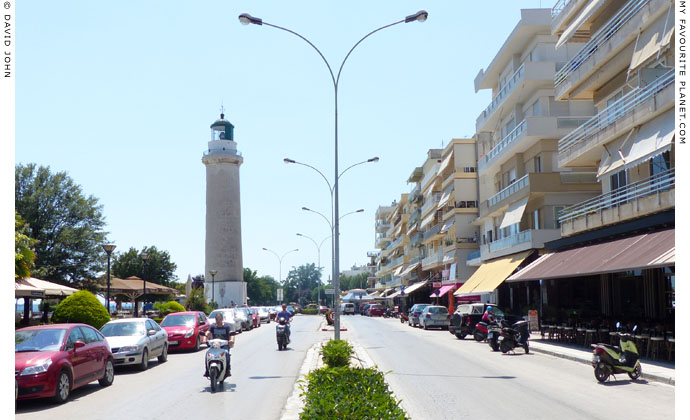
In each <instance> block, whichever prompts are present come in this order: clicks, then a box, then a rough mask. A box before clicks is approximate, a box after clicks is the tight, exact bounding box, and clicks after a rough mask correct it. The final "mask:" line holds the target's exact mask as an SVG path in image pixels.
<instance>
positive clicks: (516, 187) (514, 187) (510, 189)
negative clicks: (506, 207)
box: [488, 174, 529, 207]
mask: <svg viewBox="0 0 690 420" xmlns="http://www.w3.org/2000/svg"><path fill="white" fill-rule="evenodd" d="M527 186H529V174H525V176H523V177H522V178H520V179H518V180H517V181H515V182H513V183H512V184H510V185H508V186H507V187H506V188H504V189H502V190H501V191H499V192H498V193H496V194H494V195H492V196H491V197H489V200H488V202H489V207H492V206H494V205H496V203H498V202H500V201H503V200H505V199H506V198H508V197H509V196H510V195H512V194H515V193H516V192H517V191H520V190H521V189H523V188H525V187H527Z"/></svg>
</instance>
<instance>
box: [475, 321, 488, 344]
mask: <svg viewBox="0 0 690 420" xmlns="http://www.w3.org/2000/svg"><path fill="white" fill-rule="evenodd" d="M488 334H489V324H487V323H486V322H485V321H480V322H477V325H475V326H474V339H475V341H477V342H481V341H484V340H485V339H486V336H487V335H488Z"/></svg>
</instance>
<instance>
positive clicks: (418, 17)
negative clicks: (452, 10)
mask: <svg viewBox="0 0 690 420" xmlns="http://www.w3.org/2000/svg"><path fill="white" fill-rule="evenodd" d="M428 17H429V13H427V11H426V10H420V11H419V12H417V13H415V14H413V15H410V16H407V17H405V23H410V22H414V21H417V22H424V21H425V20H426V19H427V18H428ZM259 20H261V19H259Z"/></svg>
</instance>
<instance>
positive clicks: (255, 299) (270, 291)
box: [243, 267, 280, 305]
mask: <svg viewBox="0 0 690 420" xmlns="http://www.w3.org/2000/svg"><path fill="white" fill-rule="evenodd" d="M243 277H244V281H246V282H247V296H249V297H250V301H249V303H250V304H252V305H273V304H274V303H275V301H276V295H277V292H276V290H277V289H278V288H279V287H280V285H279V284H278V282H277V281H275V280H274V279H273V277H271V276H261V277H259V276H258V275H257V274H256V271H252V269H251V268H246V267H245V268H244V270H243Z"/></svg>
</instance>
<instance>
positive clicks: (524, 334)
mask: <svg viewBox="0 0 690 420" xmlns="http://www.w3.org/2000/svg"><path fill="white" fill-rule="evenodd" d="M502 322H505V321H502ZM502 325H503V326H502V328H501V335H500V337H498V346H499V348H500V350H501V352H502V353H508V352H509V351H511V350H513V349H515V347H522V348H523V349H525V353H529V330H528V327H529V322H528V321H518V322H516V323H515V324H513V326H512V327H510V326H508V325H509V324H508V323H507V322H505V324H502Z"/></svg>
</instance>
